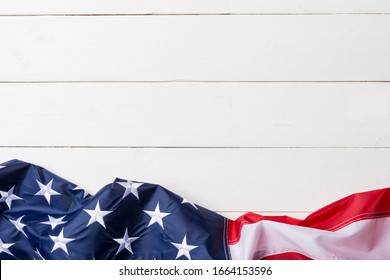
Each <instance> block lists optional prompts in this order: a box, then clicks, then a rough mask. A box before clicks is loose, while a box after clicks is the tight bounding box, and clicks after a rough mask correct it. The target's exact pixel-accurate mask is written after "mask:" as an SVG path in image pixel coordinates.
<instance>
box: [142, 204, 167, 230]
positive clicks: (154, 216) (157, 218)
mask: <svg viewBox="0 0 390 280" xmlns="http://www.w3.org/2000/svg"><path fill="white" fill-rule="evenodd" d="M143 211H144V212H145V213H146V214H148V215H149V216H150V221H149V224H148V226H147V227H150V226H151V225H153V224H155V223H158V224H159V225H160V227H161V228H162V229H164V224H163V218H165V217H166V216H168V215H170V214H171V213H164V212H160V203H159V202H157V206H156V209H154V211H147V210H143Z"/></svg>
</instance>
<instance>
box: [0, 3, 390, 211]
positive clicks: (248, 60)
mask: <svg viewBox="0 0 390 280" xmlns="http://www.w3.org/2000/svg"><path fill="white" fill-rule="evenodd" d="M12 158H18V159H21V160H25V161H30V162H33V163H36V164H39V165H41V166H43V167H46V168H47V169H49V170H51V171H53V172H55V173H57V174H58V175H61V176H63V177H64V178H66V179H68V180H71V181H73V182H74V183H77V184H80V185H83V186H85V188H86V189H87V190H89V191H90V192H91V193H95V192H96V191H97V190H98V189H100V188H101V187H102V186H104V185H105V184H107V183H109V182H111V181H113V180H114V178H115V177H122V178H128V179H133V180H139V181H146V182H152V183H158V184H161V185H163V186H165V187H167V188H169V189H171V190H172V191H174V192H176V193H178V194H180V195H182V196H185V197H186V198H187V199H190V200H193V201H194V202H196V203H198V204H200V205H203V206H205V207H208V208H210V209H212V210H215V211H218V212H220V213H222V214H223V215H226V216H228V217H230V218H235V217H237V216H239V215H240V214H242V213H244V212H246V211H256V212H259V213H262V214H288V215H291V216H295V217H304V216H306V215H307V214H308V213H310V212H312V211H314V210H316V209H318V208H320V207H322V206H324V205H326V204H328V203H330V202H332V201H334V200H336V199H338V198H341V197H343V196H345V195H348V194H350V193H353V192H358V191H364V190H370V189H375V188H382V187H386V186H390V1H387V0H376V1H368V0H366V1H363V0H353V1H352V0H339V1H336V0H328V1H324V0H316V1H313V0H310V1H309V0H272V1H271V0H262V1H258V0H257V1H256V0H230V1H226V0H207V1H206V0H202V1H201V0H180V1H179V0H167V1H162V0H161V1H151V0H133V1H132V0H112V1H98V2H96V1H91V0H77V1H76V0H68V1H58V0H37V1H26V0H20V1H15V0H12V1H11V0H0V162H4V161H7V160H9V159H12Z"/></svg>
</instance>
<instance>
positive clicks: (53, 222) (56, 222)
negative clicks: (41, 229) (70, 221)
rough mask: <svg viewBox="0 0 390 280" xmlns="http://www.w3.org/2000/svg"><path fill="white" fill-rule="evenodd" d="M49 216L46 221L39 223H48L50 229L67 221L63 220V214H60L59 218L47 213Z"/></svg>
mask: <svg viewBox="0 0 390 280" xmlns="http://www.w3.org/2000/svg"><path fill="white" fill-rule="evenodd" d="M47 216H48V217H49V220H48V221H46V222H41V224H45V225H49V226H51V229H52V230H53V229H55V228H56V226H59V225H62V224H65V223H66V222H67V221H63V219H64V218H65V216H62V217H59V218H57V219H56V218H54V217H52V216H50V215H47Z"/></svg>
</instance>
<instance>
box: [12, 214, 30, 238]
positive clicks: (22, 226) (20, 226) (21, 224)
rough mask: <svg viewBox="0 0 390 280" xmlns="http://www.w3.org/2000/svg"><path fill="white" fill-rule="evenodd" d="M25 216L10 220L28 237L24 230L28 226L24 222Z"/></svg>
mask: <svg viewBox="0 0 390 280" xmlns="http://www.w3.org/2000/svg"><path fill="white" fill-rule="evenodd" d="M23 217H24V216H21V217H20V218H19V219H17V220H16V221H15V220H11V219H10V220H9V221H10V222H11V223H12V224H13V225H14V226H15V227H16V229H17V230H18V231H20V232H21V233H23V234H24V235H25V236H26V237H27V235H26V233H25V232H24V230H23V228H24V227H25V226H26V225H25V224H23V223H22V219H23Z"/></svg>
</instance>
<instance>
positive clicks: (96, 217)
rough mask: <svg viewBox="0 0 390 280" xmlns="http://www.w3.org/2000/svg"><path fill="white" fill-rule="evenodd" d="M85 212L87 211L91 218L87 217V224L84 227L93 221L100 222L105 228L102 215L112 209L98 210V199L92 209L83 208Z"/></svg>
mask: <svg viewBox="0 0 390 280" xmlns="http://www.w3.org/2000/svg"><path fill="white" fill-rule="evenodd" d="M84 211H85V212H87V213H88V215H90V216H91V218H90V219H89V221H88V224H87V226H86V227H88V226H89V225H91V224H93V223H95V222H98V223H99V224H101V225H102V226H103V227H104V228H106V225H105V224H104V220H103V218H104V216H106V215H108V214H110V213H111V212H112V211H102V210H100V204H99V201H98V202H97V203H96V207H95V209H94V210H89V209H84Z"/></svg>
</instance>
